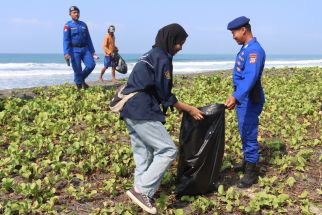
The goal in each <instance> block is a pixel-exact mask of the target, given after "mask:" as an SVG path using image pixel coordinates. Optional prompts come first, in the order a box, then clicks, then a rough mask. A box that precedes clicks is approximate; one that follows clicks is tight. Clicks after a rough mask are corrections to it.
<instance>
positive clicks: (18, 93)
mask: <svg viewBox="0 0 322 215" xmlns="http://www.w3.org/2000/svg"><path fill="white" fill-rule="evenodd" d="M213 74H218V75H225V76H226V75H229V74H231V70H216V71H208V72H200V73H189V74H177V75H176V74H175V75H174V76H175V77H194V76H198V75H213ZM125 80H126V79H118V81H119V83H116V84H114V83H112V82H111V81H109V80H108V81H107V80H105V81H104V82H103V83H102V82H100V81H86V83H87V84H88V85H89V86H90V87H92V86H101V87H104V88H105V89H110V88H112V87H116V86H119V85H120V84H122V83H124V81H125ZM64 84H67V85H74V84H71V83H67V82H66V83H64ZM64 84H58V85H50V86H38V87H30V88H12V89H3V90H0V99H5V98H9V97H13V98H21V99H33V98H35V97H36V94H35V93H33V90H34V89H35V88H43V89H47V88H49V87H54V86H62V85H64Z"/></svg>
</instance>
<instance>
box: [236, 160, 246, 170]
mask: <svg viewBox="0 0 322 215" xmlns="http://www.w3.org/2000/svg"><path fill="white" fill-rule="evenodd" d="M245 167H246V161H245V160H244V161H243V162H242V163H238V164H235V165H233V169H234V171H235V172H245Z"/></svg>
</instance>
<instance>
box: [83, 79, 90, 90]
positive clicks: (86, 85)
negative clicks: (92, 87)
mask: <svg viewBox="0 0 322 215" xmlns="http://www.w3.org/2000/svg"><path fill="white" fill-rule="evenodd" d="M82 85H83V88H84V89H85V90H86V89H88V88H89V86H88V84H86V82H85V81H84V82H83V84H82Z"/></svg>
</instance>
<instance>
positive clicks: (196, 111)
mask: <svg viewBox="0 0 322 215" xmlns="http://www.w3.org/2000/svg"><path fill="white" fill-rule="evenodd" d="M188 113H189V114H190V116H192V117H193V118H194V119H195V120H202V119H203V118H204V117H203V114H204V113H203V112H202V111H201V110H199V109H198V108H196V107H193V106H190V110H189V111H188Z"/></svg>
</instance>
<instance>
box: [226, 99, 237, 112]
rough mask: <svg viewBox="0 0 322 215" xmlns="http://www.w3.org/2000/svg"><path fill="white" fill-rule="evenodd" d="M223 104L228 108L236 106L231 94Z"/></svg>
mask: <svg viewBox="0 0 322 215" xmlns="http://www.w3.org/2000/svg"><path fill="white" fill-rule="evenodd" d="M225 106H226V107H227V108H228V110H232V109H234V108H235V106H236V99H235V97H233V96H230V97H229V98H228V99H227V101H226V102H225Z"/></svg>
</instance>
